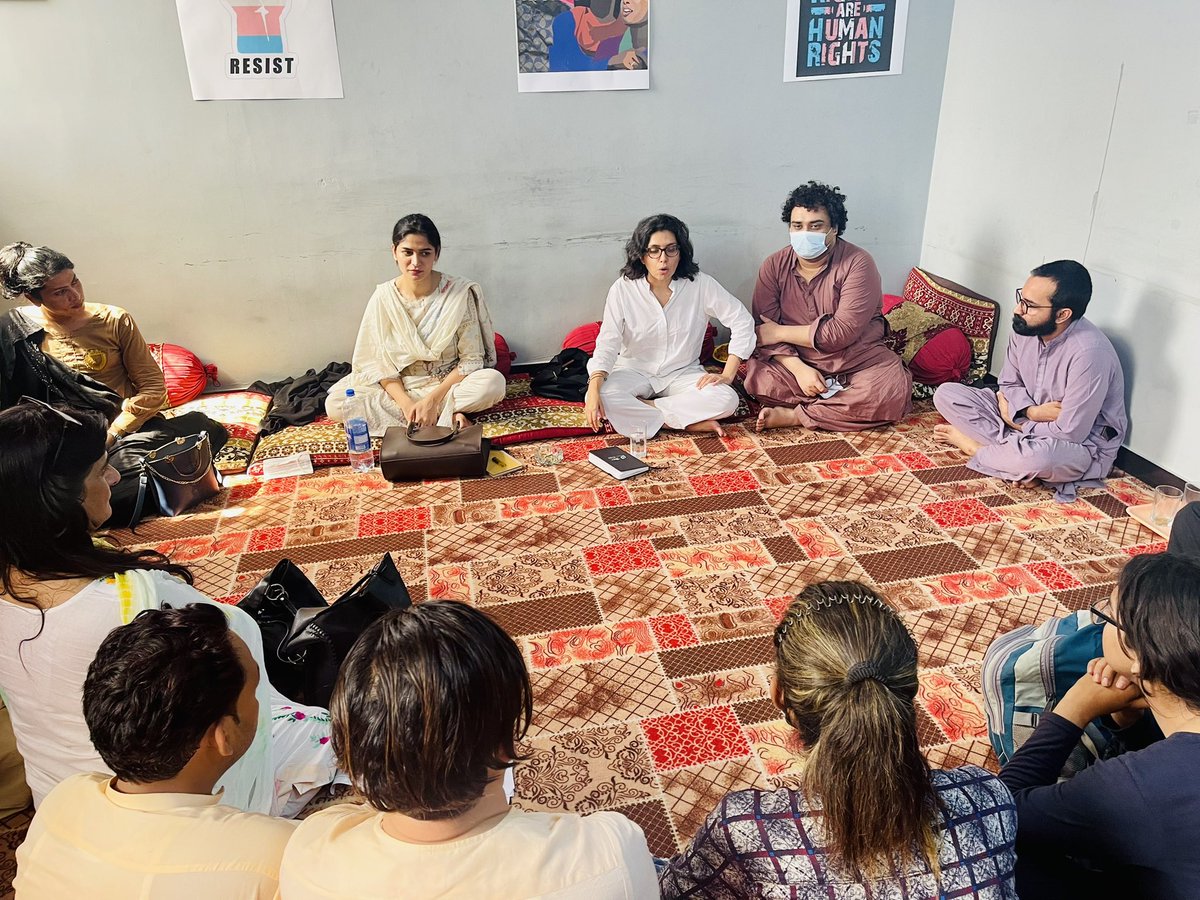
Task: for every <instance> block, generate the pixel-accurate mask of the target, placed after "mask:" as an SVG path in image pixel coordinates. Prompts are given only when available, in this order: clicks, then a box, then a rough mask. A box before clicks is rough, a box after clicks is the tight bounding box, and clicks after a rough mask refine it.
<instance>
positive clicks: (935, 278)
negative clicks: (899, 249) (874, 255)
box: [888, 267, 1000, 383]
mask: <svg viewBox="0 0 1200 900" xmlns="http://www.w3.org/2000/svg"><path fill="white" fill-rule="evenodd" d="M904 299H905V300H907V301H909V302H911V303H915V304H917V305H918V306H920V307H921V308H922V309H925V310H927V311H928V312H931V313H933V314H935V315H937V316H940V317H941V318H942V319H943V320H944V321H946V322H948V323H949V324H951V325H953V326H954V327H956V328H957V329H958V330H959V331H961V332H962V333H963V335H964V336H965V337H966V339H967V341H968V342H970V344H971V363H970V366H969V368H968V370H967V373H966V374H965V375H964V376H963V377H962V378H961V379H959V380H961V381H965V382H967V383H970V382H974V381H978V380H979V379H980V378H983V377H984V376H985V375H987V374H988V372H989V370H990V369H991V365H992V352H993V350H994V349H995V346H996V328H997V326H998V325H999V321H1000V304H998V303H996V301H995V300H989V299H988V298H987V297H983V296H981V295H979V294H976V293H975V292H974V291H972V290H971V289H970V288H965V287H963V286H962V285H961V284H955V283H954V282H953V281H950V280H948V279H946V278H942V277H941V276H939V275H934V274H933V273H931V272H926V271H925V270H924V269H919V268H915V267H914V268H913V270H912V271H911V272H909V273H908V281H907V282H905V285H904ZM888 318H889V321H890V320H891V317H890V316H889V317H888Z"/></svg>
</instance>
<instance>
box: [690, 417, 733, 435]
mask: <svg viewBox="0 0 1200 900" xmlns="http://www.w3.org/2000/svg"><path fill="white" fill-rule="evenodd" d="M683 430H684V431H715V432H716V433H717V437H725V429H724V428H722V427H721V423H720V422H718V421H717V420H716V419H705V420H704V421H703V422H693V423H692V424H691V425H688V426H687V427H686V428H684V429H683Z"/></svg>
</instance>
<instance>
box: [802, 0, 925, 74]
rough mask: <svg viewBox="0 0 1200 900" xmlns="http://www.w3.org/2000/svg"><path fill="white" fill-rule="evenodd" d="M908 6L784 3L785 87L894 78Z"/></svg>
mask: <svg viewBox="0 0 1200 900" xmlns="http://www.w3.org/2000/svg"><path fill="white" fill-rule="evenodd" d="M907 25H908V0H871V2H869V3H868V2H861V0H855V2H849V3H832V2H821V0H788V12H787V40H786V42H785V51H784V59H783V80H784V81H816V80H820V79H824V78H854V77H860V76H864V75H899V74H900V69H901V64H902V63H903V62H904V32H905V29H906V27H907Z"/></svg>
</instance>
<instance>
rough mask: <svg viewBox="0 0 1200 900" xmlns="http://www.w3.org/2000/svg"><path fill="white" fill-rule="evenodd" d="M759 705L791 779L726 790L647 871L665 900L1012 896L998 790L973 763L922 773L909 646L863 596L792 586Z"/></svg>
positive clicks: (843, 587)
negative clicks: (783, 736)
mask: <svg viewBox="0 0 1200 900" xmlns="http://www.w3.org/2000/svg"><path fill="white" fill-rule="evenodd" d="M775 648H776V671H775V682H774V687H773V696H774V700H775V703H776V705H778V706H779V708H780V709H781V710H782V711H783V716H784V718H785V719H786V720H787V722H788V724H790V725H791V726H792V727H793V728H795V729H796V732H797V738H798V743H799V745H800V746H801V747H802V748H803V753H804V756H805V766H804V772H803V775H802V776H801V777H800V779H799V781H798V783H796V784H794V785H781V786H780V787H779V788H777V789H776V790H773V791H764V790H755V789H751V790H743V791H736V792H734V793H732V794H728V795H727V796H726V797H725V798H724V799H723V800H722V801H721V802H720V803H719V804H718V806H717V808H716V809H715V810H713V812H712V813H710V814H709V816H708V818H707V819H706V820H705V822H704V824H703V825H702V826H701V827H700V829H699V830H698V831H697V832H696V836H695V837H694V838H693V839H692V842H691V845H690V846H688V848H687V849H686V850H685V851H684V852H682V853H680V854H678V855H677V856H675V857H673V858H672V859H670V860H668V861H667V863H666V865H665V867H664V868H663V870H662V872H661V874H660V876H659V886H660V888H661V889H662V895H663V897H666V898H674V897H689V898H690V897H696V898H699V897H709V898H722V900H723V898H737V897H755V898H784V897H786V898H792V900H810V898H811V900H817V898H820V900H842V898H846V900H849V898H862V897H876V898H908V900H918V898H966V897H981V898H988V900H1007V898H1015V897H1016V896H1017V893H1016V889H1015V887H1014V880H1013V869H1014V866H1015V864H1016V853H1015V851H1014V844H1015V838H1016V831H1017V819H1016V811H1015V807H1014V805H1013V799H1012V795H1011V794H1010V793H1009V791H1008V789H1007V788H1006V787H1005V786H1004V785H1003V784H1002V783H1001V782H1000V780H999V779H998V778H996V777H995V776H994V775H992V774H990V773H989V772H987V771H985V770H983V769H980V768H978V767H977V766H962V767H960V768H957V769H946V770H933V771H931V770H930V768H929V765H928V763H926V761H925V758H924V757H923V756H922V755H921V751H920V747H919V742H918V739H917V714H916V707H915V705H914V704H915V700H916V695H917V647H916V643H915V642H914V641H913V638H912V636H911V635H910V634H909V632H908V629H907V628H906V627H905V625H904V623H903V622H902V621H901V619H900V617H899V616H898V615H897V614H896V613H895V612H894V611H893V610H892V609H891V608H890V607H888V606H887V605H886V604H885V603H884V602H883V600H882V599H881V598H880V597H879V596H878V595H877V594H876V593H874V592H873V591H872V590H871V589H870V588H868V587H866V586H865V585H862V584H858V583H856V582H824V583H820V584H812V585H809V586H808V587H807V588H805V589H804V590H803V591H802V592H801V593H800V594H799V596H797V598H796V599H795V601H793V603H792V604H791V606H790V607H789V608H788V611H787V613H786V615H784V617H783V620H782V621H781V622H780V623H779V626H778V627H777V628H776V630H775Z"/></svg>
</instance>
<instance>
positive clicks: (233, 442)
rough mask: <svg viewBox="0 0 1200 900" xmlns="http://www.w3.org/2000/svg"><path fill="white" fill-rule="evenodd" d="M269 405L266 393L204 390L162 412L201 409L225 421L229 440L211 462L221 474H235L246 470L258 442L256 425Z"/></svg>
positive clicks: (217, 420) (175, 414)
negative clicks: (197, 396)
mask: <svg viewBox="0 0 1200 900" xmlns="http://www.w3.org/2000/svg"><path fill="white" fill-rule="evenodd" d="M270 408H271V398H270V397H268V396H267V395H266V394H259V393H256V392H255V391H223V392H221V393H217V394H205V395H204V396H202V397H200V398H199V399H197V400H193V401H191V402H190V403H185V404H183V405H182V406H177V407H175V408H174V409H164V410H163V412H162V414H163V415H164V416H166V417H167V418H171V417H173V416H181V415H183V414H184V413H188V412H202V413H204V414H205V415H206V416H208V417H209V418H210V419H212V420H213V421H216V422H220V423H221V424H222V425H224V426H225V430H226V431H228V432H229V440H228V441H227V442H226V444H225V446H224V447H222V448H221V452H220V453H218V454H217V456H216V458H215V459H214V460H213V466H214V467H215V468H216V470H217V471H218V472H220V473H221V474H223V475H236V474H238V473H239V472H245V471H246V467H247V466H248V465H249V464H250V457H251V454H253V452H254V446H255V444H257V443H258V429H259V427H260V426H261V425H262V422H263V419H265V418H266V417H267V411H268V410H269V409H270Z"/></svg>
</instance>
